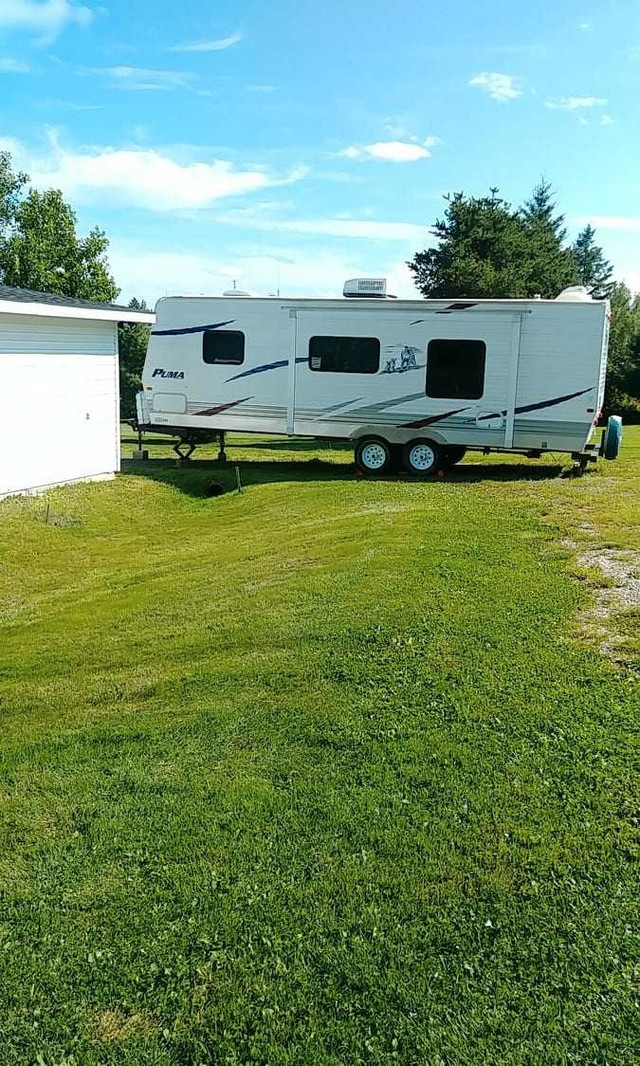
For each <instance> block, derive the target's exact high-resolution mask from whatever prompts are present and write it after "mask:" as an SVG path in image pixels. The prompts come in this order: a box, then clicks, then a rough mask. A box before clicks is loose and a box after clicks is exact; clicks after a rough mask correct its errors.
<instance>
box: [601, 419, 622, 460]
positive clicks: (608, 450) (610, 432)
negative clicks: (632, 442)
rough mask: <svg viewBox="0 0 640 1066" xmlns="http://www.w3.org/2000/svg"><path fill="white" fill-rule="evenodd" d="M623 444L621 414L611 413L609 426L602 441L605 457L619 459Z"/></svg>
mask: <svg viewBox="0 0 640 1066" xmlns="http://www.w3.org/2000/svg"><path fill="white" fill-rule="evenodd" d="M621 444H622V419H621V418H620V416H619V415H611V418H610V419H609V421H608V422H607V428H606V430H605V434H604V440H603V442H602V454H603V455H604V457H605V459H617V458H618V454H619V452H620V445H621Z"/></svg>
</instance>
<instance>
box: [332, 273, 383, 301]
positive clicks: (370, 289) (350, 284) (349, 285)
mask: <svg viewBox="0 0 640 1066" xmlns="http://www.w3.org/2000/svg"><path fill="white" fill-rule="evenodd" d="M342 295H343V296H347V297H349V298H350V299H353V298H354V297H358V296H359V297H360V299H361V300H362V299H367V300H385V299H393V297H392V296H389V294H388V293H387V279H386V278H351V279H350V280H349V281H345V283H344V288H343V290H342Z"/></svg>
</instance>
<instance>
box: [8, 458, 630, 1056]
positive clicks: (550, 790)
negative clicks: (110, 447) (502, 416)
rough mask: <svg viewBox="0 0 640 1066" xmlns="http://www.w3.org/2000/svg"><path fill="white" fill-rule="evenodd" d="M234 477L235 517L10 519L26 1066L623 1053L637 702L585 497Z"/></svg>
mask: <svg viewBox="0 0 640 1066" xmlns="http://www.w3.org/2000/svg"><path fill="white" fill-rule="evenodd" d="M240 454H241V458H242V461H243V476H244V478H245V479H246V482H247V486H246V487H245V490H244V491H243V493H242V494H235V493H229V494H227V495H225V496H222V497H219V498H218V499H215V500H207V499H203V498H202V496H199V495H198V492H199V491H201V487H202V485H203V484H204V478H205V477H208V478H210V477H211V472H210V471H209V472H207V471H204V470H199V468H194V470H192V471H185V473H184V476H185V478H186V481H185V488H186V489H187V491H181V488H180V480H179V477H180V475H181V473H182V472H181V471H177V472H176V471H175V470H174V468H171V467H167V468H166V475H167V476H166V480H163V476H162V471H163V469H164V468H163V467H162V465H160V467H157V466H153V467H152V468H151V470H152V471H153V479H150V478H148V477H145V476H144V471H143V470H142V469H141V470H140V471H139V472H138V473H134V474H131V475H129V476H123V477H121V478H120V479H118V480H117V481H116V482H115V483H112V484H106V485H96V486H78V487H74V488H72V489H68V490H61V491H59V492H55V493H52V494H51V495H50V501H51V509H52V511H53V512H55V513H58V514H60V515H61V516H62V517H64V518H65V521H66V524H65V523H62V524H60V525H59V526H53V527H50V526H44V525H43V521H42V501H27V502H26V503H25V502H22V503H21V502H19V501H10V502H9V503H7V504H5V505H3V506H2V507H1V508H0V537H1V538H2V545H3V549H2V550H3V556H4V558H3V564H4V576H3V583H4V588H3V597H4V599H5V602H6V604H7V615H6V618H7V620H6V622H5V625H4V628H3V636H2V646H1V651H0V698H1V700H2V715H3V726H4V729H3V745H2V814H3V818H2V838H1V851H0V863H1V866H0V870H1V871H2V874H1V882H0V883H1V887H2V898H1V912H0V921H1V923H2V924H1V925H0V949H1V950H2V958H3V978H2V985H3V991H2V1001H3V1004H2V1005H3V1010H2V1014H1V1015H0V1044H1V1046H2V1047H3V1062H6V1063H8V1064H12V1063H16V1064H17V1063H20V1064H22V1063H30V1062H34V1063H36V1062H37V1061H38V1059H37V1057H38V1055H41V1056H42V1057H43V1059H44V1062H45V1063H46V1064H47V1066H48V1064H49V1063H51V1064H57V1063H62V1062H69V1061H73V1062H78V1063H82V1064H83V1066H84V1064H85V1063H87V1064H89V1066H93V1064H96V1066H97V1064H100V1066H102V1064H104V1063H176V1064H182V1063H194V1064H195V1063H200V1062H206V1063H219V1062H222V1063H226V1062H229V1063H239V1062H253V1061H255V1062H264V1063H269V1064H271V1063H283V1064H284V1063H286V1064H289V1063H314V1064H315V1063H346V1062H348V1063H352V1062H379V1063H386V1062H390V1061H400V1062H404V1063H407V1064H408V1063H417V1062H428V1063H431V1062H433V1063H439V1062H444V1063H446V1064H449V1063H456V1064H457V1063H461V1064H464V1063H481V1062H482V1063H484V1062H487V1061H489V1062H492V1061H494V1062H506V1063H514V1064H515V1063H522V1064H524V1063H531V1062H540V1063H545V1064H546V1063H554V1062H558V1063H561V1062H579V1063H585V1064H587V1063H594V1062H602V1063H605V1062H611V1063H616V1064H617V1063H627V1062H629V1063H631V1062H632V1061H634V1058H635V1054H634V1039H633V1037H634V1028H633V995H632V977H633V960H634V945H633V926H634V909H633V908H634V889H635V878H634V874H633V865H632V859H633V854H634V853H633V844H634V829H635V827H636V823H635V822H634V818H635V817H636V815H635V810H634V795H635V784H636V780H637V779H636V778H635V768H636V751H637V749H636V747H635V746H634V735H633V729H634V723H637V713H638V708H639V704H640V700H639V699H638V688H637V683H636V682H635V681H634V680H633V677H632V676H631V677H630V676H629V675H628V674H627V673H625V672H623V671H621V670H618V669H616V668H614V667H613V666H612V665H610V664H609V663H608V662H607V661H606V660H605V659H603V658H602V657H600V656H598V655H597V654H596V653H595V652H593V651H592V650H590V649H588V648H586V647H584V646H581V645H580V644H578V643H576V642H575V640H574V639H573V637H572V633H573V629H572V627H573V619H574V617H575V614H576V612H577V610H578V609H579V606H580V605H581V603H583V602H584V601H585V599H586V598H587V593H586V592H585V590H584V589H582V588H581V587H580V586H579V584H578V583H577V582H575V581H574V580H572V579H571V578H570V577H569V576H568V572H567V553H566V551H565V550H563V549H562V547H561V546H560V545H559V544H558V541H559V537H560V536H561V533H562V530H563V528H564V510H563V508H562V507H561V506H560V507H559V506H558V504H559V502H561V501H562V499H563V498H564V497H565V495H566V494H567V493H571V491H574V496H573V497H572V501H573V506H574V507H577V501H578V500H579V498H580V497H579V494H580V493H583V492H584V491H586V490H583V485H585V486H587V489H588V485H589V479H584V482H581V483H578V484H575V485H571V484H567V483H566V482H559V481H557V480H555V479H550V480H542V481H537V482H526V483H524V482H519V481H516V482H513V481H510V480H508V479H505V480H502V479H495V478H492V477H491V470H490V468H487V472H486V477H485V478H484V479H482V480H478V481H476V480H473V481H471V482H469V483H465V482H464V481H460V482H456V481H455V479H453V478H452V479H446V480H443V481H434V482H430V483H425V484H420V483H410V482H403V481H389V482H384V481H380V482H378V481H374V482H368V481H362V480H358V479H351V478H350V477H348V476H346V470H345V468H344V464H341V463H340V461H339V460H340V455H339V454H338V455H337V456H334V455H332V456H330V458H331V459H337V460H338V461H337V462H335V464H334V465H335V469H334V468H333V467H329V466H325V467H323V468H322V469H318V470H317V471H314V468H313V466H312V465H311V464H309V465H306V464H300V463H298V464H293V463H287V462H281V463H274V464H272V465H273V466H274V467H277V468H278V469H277V474H278V476H277V478H276V479H273V480H271V479H269V478H268V477H267V476H266V474H268V472H269V469H270V467H269V464H267V462H266V460H264V459H262V458H261V459H260V461H259V462H257V463H253V464H249V459H250V458H256V453H255V451H252V452H249V453H248V454H247V455H244V453H240ZM284 457H286V458H289V459H292V458H293V456H287V453H286V452H285V453H284ZM261 464H262V465H261ZM463 469H464V468H463ZM615 470H616V467H615V465H614V464H612V465H611V466H610V467H607V468H606V470H605V473H604V474H599V473H597V474H595V475H592V480H591V484H592V485H594V486H597V485H598V484H599V483H602V480H603V478H604V477H605V476H611V474H612V472H614V471H615ZM620 470H621V472H622V473H624V472H625V471H626V472H627V474H626V476H629V475H628V470H629V467H628V466H627V467H625V466H624V465H622V466H621V467H620ZM550 473H552V471H551V468H550ZM216 476H217V477H219V479H220V480H221V481H223V482H224V484H225V485H229V486H231V485H232V484H233V474H232V472H231V471H229V472H224V471H223V472H222V473H221V474H219V475H216Z"/></svg>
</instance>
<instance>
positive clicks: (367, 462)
mask: <svg viewBox="0 0 640 1066" xmlns="http://www.w3.org/2000/svg"><path fill="white" fill-rule="evenodd" d="M360 458H361V460H362V465H363V466H366V468H367V470H382V467H383V466H384V464H385V463H386V461H387V453H386V450H385V449H384V448H383V446H382V445H381V444H378V442H377V441H375V440H373V441H370V442H369V444H365V446H364V448H363V449H362V451H361V453H360Z"/></svg>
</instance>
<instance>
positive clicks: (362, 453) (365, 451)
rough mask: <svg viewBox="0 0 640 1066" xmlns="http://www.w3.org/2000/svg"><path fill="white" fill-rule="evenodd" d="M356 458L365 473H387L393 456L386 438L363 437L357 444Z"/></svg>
mask: <svg viewBox="0 0 640 1066" xmlns="http://www.w3.org/2000/svg"><path fill="white" fill-rule="evenodd" d="M354 460H355V464H356V466H357V467H358V470H360V471H362V473H363V474H386V473H387V471H388V470H390V469H391V464H392V461H393V456H392V454H391V448H390V447H389V445H388V444H387V442H386V440H382V438H381V437H363V438H362V440H359V441H358V443H357V444H356V446H355V450H354Z"/></svg>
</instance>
